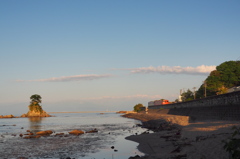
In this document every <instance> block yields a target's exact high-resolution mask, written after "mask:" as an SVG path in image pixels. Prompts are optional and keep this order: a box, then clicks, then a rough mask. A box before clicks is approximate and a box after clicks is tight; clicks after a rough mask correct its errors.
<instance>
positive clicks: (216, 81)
mask: <svg viewBox="0 0 240 159" xmlns="http://www.w3.org/2000/svg"><path fill="white" fill-rule="evenodd" d="M239 85H240V61H226V62H224V63H222V64H220V65H219V66H217V67H216V70H213V71H212V72H211V73H210V74H209V76H208V77H207V78H206V80H205V84H202V85H201V86H200V88H199V89H198V91H197V92H196V96H197V98H202V97H204V96H205V86H206V95H207V96H212V95H218V94H223V93H227V90H228V89H229V88H231V87H234V86H239Z"/></svg>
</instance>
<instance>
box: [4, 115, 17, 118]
mask: <svg viewBox="0 0 240 159" xmlns="http://www.w3.org/2000/svg"><path fill="white" fill-rule="evenodd" d="M3 118H14V116H13V115H12V114H11V115H5V116H3Z"/></svg>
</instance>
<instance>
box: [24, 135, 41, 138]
mask: <svg viewBox="0 0 240 159" xmlns="http://www.w3.org/2000/svg"><path fill="white" fill-rule="evenodd" d="M40 137H41V135H32V136H25V137H23V138H24V139H33V138H35V139H37V138H40Z"/></svg>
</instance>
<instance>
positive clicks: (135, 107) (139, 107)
mask: <svg viewBox="0 0 240 159" xmlns="http://www.w3.org/2000/svg"><path fill="white" fill-rule="evenodd" d="M142 107H144V106H143V105H142V104H141V103H139V104H136V105H135V106H134V107H133V110H134V111H135V112H139V111H141V108H142Z"/></svg>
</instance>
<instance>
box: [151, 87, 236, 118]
mask: <svg viewBox="0 0 240 159" xmlns="http://www.w3.org/2000/svg"><path fill="white" fill-rule="evenodd" d="M162 108H164V109H169V111H168V114H172V115H183V116H189V117H190V118H192V119H217V120H219V119H220V120H240V91H237V92H232V93H226V94H222V95H217V96H211V97H207V98H203V99H199V100H192V101H188V102H181V103H175V104H168V105H158V106H149V107H148V109H150V110H151V109H152V110H156V109H158V110H159V109H162Z"/></svg>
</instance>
